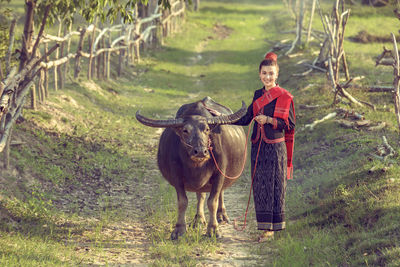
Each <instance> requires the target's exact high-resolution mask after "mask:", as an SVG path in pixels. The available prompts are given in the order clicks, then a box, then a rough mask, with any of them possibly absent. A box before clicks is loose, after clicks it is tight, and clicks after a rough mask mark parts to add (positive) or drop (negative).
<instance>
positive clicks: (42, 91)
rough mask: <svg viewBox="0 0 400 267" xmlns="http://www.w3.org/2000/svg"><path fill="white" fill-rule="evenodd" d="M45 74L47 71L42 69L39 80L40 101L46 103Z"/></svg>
mask: <svg viewBox="0 0 400 267" xmlns="http://www.w3.org/2000/svg"><path fill="white" fill-rule="evenodd" d="M44 74H45V70H43V69H40V74H39V79H38V90H39V98H40V99H39V100H40V102H42V103H44V102H45V99H46V94H45V88H44Z"/></svg>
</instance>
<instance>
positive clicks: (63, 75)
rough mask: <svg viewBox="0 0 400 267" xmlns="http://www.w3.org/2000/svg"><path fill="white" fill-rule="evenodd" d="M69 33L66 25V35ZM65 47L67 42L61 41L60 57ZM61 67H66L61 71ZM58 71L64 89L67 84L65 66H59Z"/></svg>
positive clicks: (61, 87) (61, 86)
mask: <svg viewBox="0 0 400 267" xmlns="http://www.w3.org/2000/svg"><path fill="white" fill-rule="evenodd" d="M65 35H67V27H64V36H65ZM64 47H65V42H62V43H61V47H60V57H59V58H62V57H63V56H64ZM61 69H64V71H61ZM57 71H58V76H59V77H60V89H64V85H65V67H63V66H62V65H61V66H57Z"/></svg>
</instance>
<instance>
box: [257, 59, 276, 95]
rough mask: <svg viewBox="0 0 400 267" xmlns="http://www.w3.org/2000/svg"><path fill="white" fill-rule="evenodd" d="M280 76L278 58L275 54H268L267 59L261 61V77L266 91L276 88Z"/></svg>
mask: <svg viewBox="0 0 400 267" xmlns="http://www.w3.org/2000/svg"><path fill="white" fill-rule="evenodd" d="M278 74H279V66H278V62H277V56H276V54H274V53H268V54H267V55H266V56H265V59H264V60H263V61H261V63H260V67H259V76H260V80H261V82H262V83H263V84H264V87H265V89H266V90H269V89H271V88H273V87H275V86H276V80H277V78H278Z"/></svg>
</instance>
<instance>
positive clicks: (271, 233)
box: [258, 230, 274, 243]
mask: <svg viewBox="0 0 400 267" xmlns="http://www.w3.org/2000/svg"><path fill="white" fill-rule="evenodd" d="M273 239H274V231H268V230H266V231H265V232H264V233H262V234H261V235H260V236H259V237H258V242H259V243H262V242H266V241H270V240H273Z"/></svg>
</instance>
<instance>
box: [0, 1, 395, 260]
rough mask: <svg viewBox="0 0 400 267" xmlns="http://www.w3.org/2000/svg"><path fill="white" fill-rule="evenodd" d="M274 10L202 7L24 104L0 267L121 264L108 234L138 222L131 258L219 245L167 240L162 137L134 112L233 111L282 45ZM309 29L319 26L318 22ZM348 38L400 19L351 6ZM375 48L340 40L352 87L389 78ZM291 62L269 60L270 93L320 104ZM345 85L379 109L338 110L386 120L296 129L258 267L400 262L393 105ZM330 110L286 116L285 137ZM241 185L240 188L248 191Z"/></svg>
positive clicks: (120, 247)
mask: <svg viewBox="0 0 400 267" xmlns="http://www.w3.org/2000/svg"><path fill="white" fill-rule="evenodd" d="M227 3H229V4H227ZM283 7H284V6H283V5H282V3H281V2H280V1H269V2H268V3H265V2H264V1H258V0H252V1H250V0H249V1H227V0H226V1H211V0H209V1H202V6H201V11H200V12H198V13H188V15H187V19H186V21H185V23H184V24H183V25H182V30H181V32H179V33H177V34H176V35H174V36H172V37H170V38H167V40H166V43H165V45H164V46H163V47H161V48H158V49H155V50H153V51H147V52H146V53H145V56H144V57H143V60H142V62H141V63H140V64H139V65H135V66H131V67H129V68H126V69H125V70H124V73H123V77H121V78H118V79H117V78H115V79H114V80H110V81H95V82H89V81H87V80H85V79H84V78H79V79H77V80H75V81H73V82H69V83H68V84H67V86H66V88H65V89H64V90H62V91H60V90H59V91H57V92H54V91H52V92H50V95H51V96H50V98H49V100H48V102H47V103H46V105H42V106H40V108H39V109H38V110H36V111H33V110H29V109H26V110H25V111H24V117H25V118H26V120H25V121H24V122H23V123H21V124H18V125H16V127H15V129H14V137H15V139H19V140H24V141H26V142H27V144H26V145H22V146H15V147H14V146H13V149H12V153H11V156H12V169H11V170H10V171H7V172H2V175H1V180H0V196H1V198H0V211H1V213H0V215H1V217H0V265H5V266H21V265H23V266H29V265H31V266H33V265H44V266H70V265H71V266H77V265H80V264H87V265H88V264H116V263H121V262H125V263H128V259H127V258H116V256H115V255H116V254H115V253H120V254H118V255H119V257H122V256H121V254H123V253H134V251H137V250H139V251H141V250H140V248H137V247H134V246H133V245H131V244H130V243H129V238H126V239H123V240H120V239H118V238H119V237H120V236H121V235H122V233H121V231H123V230H121V229H120V228H124V227H127V226H126V225H135V223H137V222H138V221H140V222H142V224H145V225H147V227H148V228H146V229H147V230H143V231H142V232H145V233H146V239H148V240H149V241H150V242H149V244H148V247H147V249H146V251H144V252H140V253H142V255H139V256H138V255H135V256H136V257H142V258H144V259H145V260H146V261H148V262H151V264H153V265H154V266H195V265H196V264H197V263H198V262H199V261H201V260H203V259H204V258H205V255H207V254H208V253H211V254H212V253H215V252H216V251H218V249H219V247H220V243H219V241H218V240H215V239H212V238H211V239H210V238H205V237H204V236H203V235H204V232H205V229H204V228H199V229H191V228H189V229H188V232H187V234H186V235H185V236H184V237H182V238H181V239H179V240H178V241H171V240H170V239H169V237H170V233H171V231H172V228H173V226H174V224H175V221H176V194H175V191H174V189H173V188H172V187H171V186H169V185H168V184H167V183H166V182H165V181H164V180H163V179H162V178H161V175H160V173H159V172H158V171H157V167H156V164H155V160H156V159H155V157H156V156H155V155H156V146H157V138H158V136H159V134H160V132H159V131H157V129H153V128H149V127H145V126H143V125H141V124H139V123H138V122H137V121H136V120H135V118H134V115H135V113H136V111H137V110H138V109H140V110H141V112H142V114H144V115H146V116H149V117H154V118H161V119H163V118H171V117H173V116H174V114H175V112H176V111H177V109H178V107H179V106H180V105H181V104H183V103H187V102H189V101H194V100H198V99H201V98H203V97H204V96H206V95H209V96H211V97H212V98H213V99H215V100H216V101H218V102H220V103H222V104H224V105H226V106H229V107H230V108H232V109H237V108H239V107H240V104H241V100H245V102H246V103H247V104H249V101H250V100H251V98H252V95H253V91H254V90H255V89H257V88H259V87H260V84H259V81H258V76H257V68H258V63H259V60H260V57H262V55H263V54H264V53H265V51H266V50H268V49H269V48H270V47H271V45H272V44H273V43H274V42H277V41H279V40H282V39H286V38H294V37H293V34H290V33H281V32H282V31H285V30H288V29H292V28H293V23H292V20H291V19H290V17H289V14H288V13H287V12H286V10H284V8H283ZM329 8H331V3H330V2H329V1H324V2H323V10H324V11H325V12H327V10H329ZM314 25H315V28H317V29H321V25H320V22H319V20H318V19H317V18H315V20H314ZM360 30H367V31H368V32H369V33H371V34H375V35H384V34H389V33H390V32H396V31H397V30H398V22H394V20H393V18H392V11H391V9H390V8H389V7H388V8H379V9H373V8H371V7H361V6H358V7H357V8H352V11H351V16H350V19H349V24H348V28H347V29H346V36H349V37H350V36H355V35H356V34H357V33H358V32H359V31H360ZM226 33H229V35H226V36H225V37H226V38H222V37H221V36H223V35H224V34H226ZM382 45H385V46H387V47H390V44H386V43H385V44H382V43H371V44H360V43H354V42H351V41H350V40H347V39H346V41H345V51H346V55H347V59H348V62H349V66H350V73H351V75H352V76H361V75H362V76H365V78H364V79H363V80H361V81H360V82H358V83H359V84H360V85H363V86H368V85H372V84H379V83H384V84H391V80H392V70H391V69H390V68H387V67H374V64H375V63H374V61H375V59H374V57H376V56H377V55H378V54H379V53H380V52H381V49H382ZM297 51H300V50H299V49H297ZM313 51H318V46H317V43H316V41H312V42H311V43H310V45H309V46H307V47H305V48H304V50H303V51H302V52H303V53H304V56H303V57H304V58H305V59H307V60H309V61H312V58H313V57H314V56H312V53H313ZM278 53H279V54H282V53H281V52H278ZM302 59H303V58H302ZM299 60H300V58H288V57H284V56H282V57H280V58H279V61H280V69H281V71H280V78H279V83H280V85H281V86H283V87H285V88H287V89H289V90H290V91H291V92H292V93H293V94H294V95H295V101H296V105H299V104H310V105H316V104H326V103H331V102H332V99H333V96H332V94H331V88H330V84H329V83H328V81H327V80H326V78H325V77H324V75H322V74H320V73H317V72H313V73H312V74H311V75H309V76H307V77H303V78H301V79H299V78H293V77H291V76H290V75H291V74H292V73H299V72H302V71H304V70H303V69H302V67H299V66H298V65H296V63H297V61H299ZM81 77H86V76H85V73H82V74H81ZM113 77H116V76H115V73H113ZM309 84H312V86H309V87H307V85H309ZM349 91H350V93H351V94H353V95H354V96H355V97H357V98H359V99H363V100H365V101H370V102H372V103H374V104H375V105H376V106H377V107H378V111H372V110H370V109H368V108H355V107H349V106H348V105H347V104H343V103H341V104H339V107H341V108H346V109H354V110H356V111H357V112H360V113H362V114H363V115H364V116H365V118H366V119H369V120H371V121H373V122H374V123H377V122H380V121H385V122H386V123H387V125H388V126H387V127H386V128H385V129H383V130H381V131H379V132H367V131H365V130H354V129H345V128H341V127H340V126H338V124H337V123H336V122H335V121H333V120H331V121H327V122H324V123H322V124H320V125H318V126H316V128H315V129H314V130H313V131H308V130H303V131H298V132H297V134H296V143H295V146H296V147H295V156H294V159H295V163H294V166H295V173H294V176H295V178H294V180H293V181H289V184H288V193H287V214H288V217H289V218H288V227H287V230H286V231H283V232H281V233H279V234H278V235H277V238H276V240H275V242H273V243H270V244H268V245H262V246H260V245H255V246H254V247H252V248H251V251H252V253H254V254H258V255H261V258H263V257H264V258H265V261H263V260H260V261H259V265H261V266H263V265H266V264H268V265H274V266H310V265H312V266H398V265H399V264H400V262H399V258H400V257H399V256H400V249H399V245H398V244H399V240H400V232H399V227H398V221H399V219H400V218H399V216H400V215H399V214H400V212H399V211H400V210H399V209H400V207H399V205H398V203H400V202H399V195H400V194H399V191H400V180H399V177H400V175H399V174H400V168H399V166H398V164H397V162H398V161H399V159H400V158H399V146H398V132H397V122H396V118H395V116H394V114H393V112H391V113H388V112H385V111H383V110H384V107H385V106H386V107H389V108H390V109H392V111H393V108H392V107H393V104H392V98H391V96H390V95H385V94H371V93H368V92H366V90H365V89H363V88H361V89H349ZM334 110H335V108H332V107H326V108H322V109H319V110H317V111H308V110H302V109H299V108H296V115H297V129H300V128H301V127H302V126H304V125H305V124H307V123H310V122H312V121H314V120H316V119H320V118H322V117H323V116H325V115H326V114H328V113H330V112H332V111H334ZM382 135H385V136H386V137H387V138H388V141H389V143H390V144H391V145H392V146H393V147H394V148H395V150H396V151H397V155H396V156H395V157H394V158H393V159H392V161H393V162H390V161H385V162H383V161H381V160H378V159H376V158H374V157H372V156H371V154H372V153H376V148H377V147H378V146H379V145H381V144H382V139H381V136H382ZM372 168H375V171H371V169H372ZM246 181H247V180H242V181H240V182H241V183H243V186H246ZM189 198H190V206H189V208H188V211H187V218H188V221H190V220H191V218H193V216H194V214H195V208H194V205H193V204H194V202H195V201H194V196H193V195H190V196H189ZM249 216H250V217H254V216H253V214H249ZM121 225H123V226H124V227H122V226H121ZM115 229H118V230H115ZM129 229H130V228H129ZM124 231H125V232H128V233H130V232H132V231H133V230H132V229H131V230H129V231H127V230H124ZM251 231H255V230H251ZM135 233H136V232H135ZM132 238H133V237H132ZM135 238H136V237H135ZM271 250H272V251H273V252H272V253H271ZM113 253H114V254H113ZM132 257H133V256H132ZM271 262H272V263H271Z"/></svg>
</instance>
